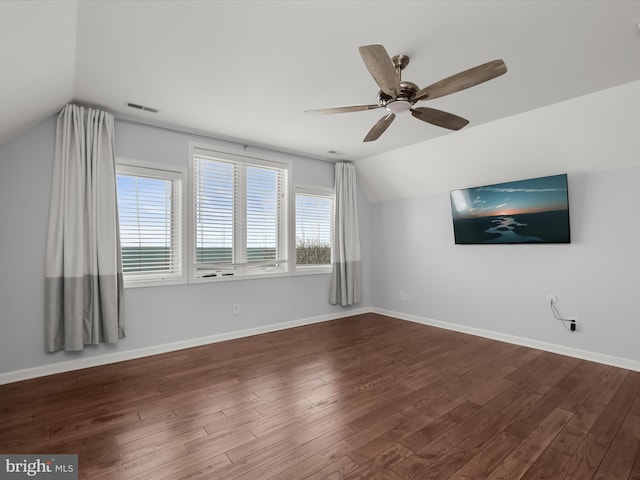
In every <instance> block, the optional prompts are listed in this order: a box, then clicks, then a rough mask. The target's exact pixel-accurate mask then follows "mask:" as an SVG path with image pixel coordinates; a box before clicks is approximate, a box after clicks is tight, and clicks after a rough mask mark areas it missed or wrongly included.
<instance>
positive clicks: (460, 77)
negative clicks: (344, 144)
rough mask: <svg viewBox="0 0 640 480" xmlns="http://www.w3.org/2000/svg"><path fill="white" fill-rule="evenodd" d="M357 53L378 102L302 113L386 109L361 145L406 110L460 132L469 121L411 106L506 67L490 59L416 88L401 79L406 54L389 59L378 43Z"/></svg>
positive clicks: (373, 138) (435, 123) (504, 70)
mask: <svg viewBox="0 0 640 480" xmlns="http://www.w3.org/2000/svg"><path fill="white" fill-rule="evenodd" d="M359 50H360V56H361V57H362V60H364V63H365V65H366V66H367V69H368V70H369V73H371V76H372V77H373V79H374V80H375V81H376V83H377V84H378V86H379V87H380V92H378V103H376V104H371V105H348V106H344V107H330V108H320V109H317V110H306V111H305V113H306V114H309V115H325V114H329V113H347V112H359V111H363V110H373V109H376V108H386V109H387V111H388V113H387V114H386V115H385V116H384V117H382V118H381V119H380V120H378V122H377V123H376V124H375V125H374V126H373V128H372V129H371V130H369V133H367V136H366V137H364V140H363V141H364V142H371V141H373V140H377V139H378V138H379V137H380V135H382V134H383V133H384V132H385V130H386V129H387V128H389V125H391V122H393V120H394V119H395V118H396V114H398V113H402V112H406V111H410V112H411V115H413V116H414V117H415V118H417V119H418V120H422V121H423V122H427V123H431V124H432V125H437V126H438V127H443V128H448V129H450V130H460V129H461V128H462V127H464V126H465V125H466V124H468V123H469V120H467V119H465V118H462V117H459V116H457V115H454V114H453V113H447V112H443V111H442V110H436V109H435V108H428V107H414V105H415V104H416V103H417V102H418V101H421V100H432V99H434V98H438V97H443V96H445V95H449V94H450V93H455V92H459V91H460V90H464V89H465V88H469V87H473V86H475V85H478V84H480V83H483V82H486V81H488V80H491V79H493V78H496V77H499V76H500V75H502V74H504V73H506V71H507V66H506V65H505V64H504V62H503V61H502V60H493V61H491V62H487V63H484V64H482V65H478V66H477V67H473V68H470V69H468V70H465V71H463V72H460V73H457V74H455V75H452V76H450V77H447V78H445V79H443V80H440V81H439V82H436V83H434V84H431V85H429V86H428V87H424V88H423V89H420V88H419V87H418V86H417V85H416V84H415V83H413V82H407V81H404V80H402V76H401V72H402V70H404V68H405V67H406V66H407V65H408V64H409V57H408V56H407V55H396V56H394V57H393V58H391V57H389V54H388V53H387V51H386V50H385V48H384V47H383V46H382V45H379V44H375V45H364V46H362V47H360V48H359Z"/></svg>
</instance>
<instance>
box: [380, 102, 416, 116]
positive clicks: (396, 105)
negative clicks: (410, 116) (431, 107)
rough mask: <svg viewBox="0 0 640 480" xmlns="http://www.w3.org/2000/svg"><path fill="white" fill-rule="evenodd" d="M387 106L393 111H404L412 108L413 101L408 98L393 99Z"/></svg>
mask: <svg viewBox="0 0 640 480" xmlns="http://www.w3.org/2000/svg"><path fill="white" fill-rule="evenodd" d="M385 108H386V109H387V110H389V111H390V112H392V113H402V112H407V111H409V110H411V103H410V102H409V101H408V100H393V101H391V102H388V103H387V104H386V105H385Z"/></svg>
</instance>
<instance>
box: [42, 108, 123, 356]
mask: <svg viewBox="0 0 640 480" xmlns="http://www.w3.org/2000/svg"><path fill="white" fill-rule="evenodd" d="M114 145H115V142H114V121H113V115H110V114H109V113H106V112H102V111H100V110H96V109H92V108H86V107H80V106H77V105H67V106H65V108H64V109H63V110H62V112H60V115H59V116H58V123H57V130H56V149H55V157H54V166H53V176H52V181H51V203H50V207H49V227H48V232H47V247H46V257H45V349H46V351H48V352H55V351H58V350H82V349H83V348H84V346H85V345H93V344H98V343H100V342H107V343H114V342H116V341H117V340H118V339H120V338H123V337H124V316H123V313H122V311H123V302H122V295H123V283H122V282H123V278H122V262H121V256H120V255H121V254H120V233H119V227H118V205H117V193H116V181H115V148H114Z"/></svg>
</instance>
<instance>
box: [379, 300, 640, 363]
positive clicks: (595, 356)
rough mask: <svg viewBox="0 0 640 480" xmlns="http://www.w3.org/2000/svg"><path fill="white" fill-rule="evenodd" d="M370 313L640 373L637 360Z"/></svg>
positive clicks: (422, 319)
mask: <svg viewBox="0 0 640 480" xmlns="http://www.w3.org/2000/svg"><path fill="white" fill-rule="evenodd" d="M371 312H372V313H377V314H380V315H386V316H388V317H394V318H398V319H400V320H406V321H409V322H415V323H421V324H422V325H429V326H432V327H438V328H444V329H446V330H453V331H456V332H460V333H468V334H470V335H475V336H478V337H484V338H490V339H492V340H498V341H501V342H506V343H512V344H515V345H522V346H523V347H529V348H535V349H537V350H544V351H546V352H552V353H558V354H560V355H566V356H568V357H574V358H580V359H582V360H589V361H591V362H596V363H602V364H604V365H611V366H613V367H619V368H625V369H627V370H634V371H636V372H640V362H639V361H637V360H631V359H629V358H622V357H614V356H612V355H605V354H602V353H597V352H591V351H589V350H581V349H578V348H572V347H565V346H564V345H556V344H554V343H547V342H541V341H539V340H533V339H531V338H525V337H518V336H515V335H507V334H504V333H500V332H494V331H492V330H483V329H481V328H474V327H468V326H466V325H460V324H457V323H449V322H442V321H440V320H433V319H431V318H426V317H420V316H417V315H411V314H407V313H400V312H394V311H391V310H385V309H382V308H375V307H374V308H372V309H371Z"/></svg>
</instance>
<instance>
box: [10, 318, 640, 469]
mask: <svg viewBox="0 0 640 480" xmlns="http://www.w3.org/2000/svg"><path fill="white" fill-rule="evenodd" d="M639 391H640V373H638V372H632V371H628V370H623V369H619V368H614V367H609V366H605V365H600V364H596V363H591V362H587V361H582V360H578V359H575V358H569V357H564V356H561V355H556V354H552V353H547V352H542V351H538V350H532V349H529V348H525V347H520V346H516V345H511V344H507V343H500V342H496V341H493V340H488V339H484V338H479V337H474V336H470V335H464V334H460V333H455V332H451V331H447V330H440V329H437V328H432V327H428V326H423V325H418V324H414V323H410V322H404V321H401V320H396V319H392V318H388V317H383V316H379V315H373V314H369V315H360V316H355V317H350V318H346V319H342V320H336V321H332V322H326V323H321V324H315V325H310V326H305V327H300V328H295V329H290V330H283V331H280V332H275V333H270V334H265V335H258V336H254V337H250V338H244V339H238V340H233V341H228V342H223V343H217V344H212V345H208V346H203V347H198V348H193V349H189V350H182V351H178V352H172V353H168V354H163V355H157V356H153V357H147V358H143V359H138V360H132V361H128V362H122V363H118V364H112V365H107V366H102V367H96V368H91V369H86V370H80V371H76V372H70V373H65V374H60V375H54V376H50V377H45V378H39V379H34V380H28V381H24V382H18V383H13V384H9V385H4V386H0V407H1V412H2V416H1V417H0V452H2V453H41V454H44V453H76V454H78V455H79V461H80V478H82V479H101V480H106V479H154V480H155V479H183V478H189V479H224V480H231V479H239V480H268V479H291V480H303V479H307V480H317V479H367V480H371V479H375V480H382V479H393V480H398V479H413V478H415V479H434V480H448V479H451V480H463V479H481V480H497V479H524V480H533V479H557V480H567V479H575V480H589V479H602V480H618V479H620V480H622V479H625V480H640V455H639V454H638V452H639V449H640V395H639Z"/></svg>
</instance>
